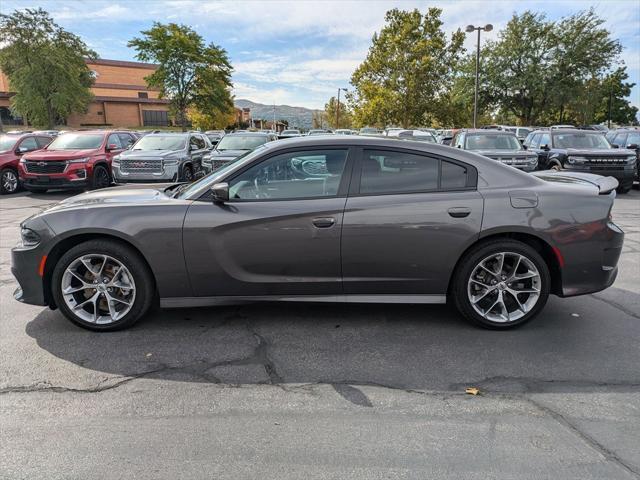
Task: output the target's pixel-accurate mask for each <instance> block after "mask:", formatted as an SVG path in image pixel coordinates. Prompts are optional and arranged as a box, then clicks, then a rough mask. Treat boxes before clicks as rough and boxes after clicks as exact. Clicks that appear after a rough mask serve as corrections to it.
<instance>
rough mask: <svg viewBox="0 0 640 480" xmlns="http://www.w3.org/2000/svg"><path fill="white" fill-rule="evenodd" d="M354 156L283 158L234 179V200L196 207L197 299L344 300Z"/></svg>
mask: <svg viewBox="0 0 640 480" xmlns="http://www.w3.org/2000/svg"><path fill="white" fill-rule="evenodd" d="M349 157H350V155H349V149H348V148H318V147H316V148H306V149H302V150H301V149H296V150H292V151H287V152H285V153H276V154H274V155H272V156H269V157H268V158H265V159H263V160H261V161H258V163H254V164H252V165H251V166H249V167H248V168H246V169H245V170H243V171H241V172H238V173H237V174H235V175H234V176H233V177H232V178H229V179H225V181H226V182H228V184H229V191H230V200H229V201H228V202H226V203H224V204H219V203H213V202H212V201H211V200H205V199H203V200H202V201H196V202H194V203H193V204H192V205H191V206H190V207H189V210H188V212H187V216H186V218H185V223H184V255H185V259H186V262H187V267H188V269H189V275H190V278H191V285H192V288H193V291H194V293H195V295H197V296H224V295H243V296H247V295H249V296H254V295H256V296H262V295H334V294H340V293H341V292H342V278H341V263H340V232H341V229H342V218H343V213H344V206H345V202H346V193H347V188H348V182H349V177H350V169H351V168H350V160H349Z"/></svg>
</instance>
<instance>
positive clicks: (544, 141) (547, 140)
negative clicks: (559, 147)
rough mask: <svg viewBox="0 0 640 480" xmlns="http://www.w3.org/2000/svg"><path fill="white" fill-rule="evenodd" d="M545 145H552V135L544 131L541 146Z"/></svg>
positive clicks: (541, 136)
mask: <svg viewBox="0 0 640 480" xmlns="http://www.w3.org/2000/svg"><path fill="white" fill-rule="evenodd" d="M543 145H548V146H549V147H551V135H549V134H548V133H543V134H541V135H540V144H539V146H540V147H542V146H543Z"/></svg>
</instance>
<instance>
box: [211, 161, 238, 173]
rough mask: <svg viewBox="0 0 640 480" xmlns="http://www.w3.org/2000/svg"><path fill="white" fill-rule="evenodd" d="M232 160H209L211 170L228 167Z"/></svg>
mask: <svg viewBox="0 0 640 480" xmlns="http://www.w3.org/2000/svg"><path fill="white" fill-rule="evenodd" d="M231 162H233V160H211V169H212V171H213V170H218V169H219V168H222V167H224V166H225V165H229V164H230V163H231Z"/></svg>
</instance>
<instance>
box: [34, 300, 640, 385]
mask: <svg viewBox="0 0 640 480" xmlns="http://www.w3.org/2000/svg"><path fill="white" fill-rule="evenodd" d="M629 294H631V293H629ZM631 295H636V294H631ZM636 296H637V295H636ZM613 308H614V307H612V306H611V305H608V304H607V303H605V302H603V301H601V300H598V299H596V298H592V297H583V298H582V299H564V300H560V299H556V298H551V299H550V301H549V303H548V304H547V307H546V308H545V310H544V311H543V312H542V314H541V315H540V316H539V317H538V318H537V319H536V320H535V321H533V322H531V323H529V324H527V325H525V326H523V327H521V328H519V329H516V330H510V331H502V332H499V331H490V330H483V329H480V328H476V327H474V326H472V325H469V324H467V323H466V322H464V321H463V320H462V319H461V318H459V316H458V315H457V314H456V313H455V311H454V310H452V309H449V308H448V307H446V306H420V305H340V304H296V303H293V304H282V303H280V304H277V303H266V304H265V303H261V304H249V305H243V306H235V307H216V308H199V309H183V310H155V311H153V312H152V313H150V314H149V315H147V316H146V317H145V318H144V319H143V320H141V321H140V322H139V323H138V324H137V325H136V326H134V327H133V328H131V329H129V330H124V331H120V332H111V333H93V332H89V331H86V330H83V329H81V328H79V327H76V326H74V325H73V324H71V323H70V322H69V321H67V320H66V319H65V318H64V317H63V316H62V314H61V313H59V312H58V311H50V310H45V311H42V312H41V313H40V314H39V315H38V316H37V317H36V318H34V319H33V320H32V321H31V322H29V323H28V325H27V327H26V332H27V334H28V335H29V336H31V337H32V338H34V339H35V340H36V341H37V343H38V345H39V346H40V347H41V348H43V349H44V350H46V351H48V352H50V353H51V354H52V355H54V356H56V357H58V358H61V359H63V360H65V361H68V362H71V363H74V364H76V365H79V366H82V367H84V368H87V369H92V370H94V371H99V372H105V373H109V374H117V375H122V376H141V377H144V378H161V379H167V380H176V381H189V382H216V383H225V384H259V383H275V384H291V383H294V384H298V383H327V384H333V385H334V387H335V386H336V385H383V386H386V387H389V388H398V389H418V390H435V391H463V390H464V387H465V386H476V387H479V388H480V389H481V390H485V391H494V392H509V393H520V392H547V391H588V390H603V391H604V390H606V391H611V389H621V390H623V391H627V390H634V391H637V390H638V388H639V387H640V378H639V377H640V372H639V371H638V368H637V366H638V365H640V349H638V348H637V345H638V344H640V342H639V340H640V337H639V329H638V327H637V319H636V318H633V317H632V316H628V315H625V314H624V313H622V312H620V311H618V310H614V309H613ZM574 312H581V313H574ZM615 312H618V313H615ZM614 313H615V314H614Z"/></svg>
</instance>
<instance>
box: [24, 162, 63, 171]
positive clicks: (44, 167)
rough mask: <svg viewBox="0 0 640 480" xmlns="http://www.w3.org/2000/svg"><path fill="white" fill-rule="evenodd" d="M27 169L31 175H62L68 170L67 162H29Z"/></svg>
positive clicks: (26, 164)
mask: <svg viewBox="0 0 640 480" xmlns="http://www.w3.org/2000/svg"><path fill="white" fill-rule="evenodd" d="M25 167H26V169H27V172H29V173H45V174H48V173H62V172H64V169H65V168H67V162H64V161H63V162H38V161H27V162H26V163H25Z"/></svg>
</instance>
